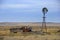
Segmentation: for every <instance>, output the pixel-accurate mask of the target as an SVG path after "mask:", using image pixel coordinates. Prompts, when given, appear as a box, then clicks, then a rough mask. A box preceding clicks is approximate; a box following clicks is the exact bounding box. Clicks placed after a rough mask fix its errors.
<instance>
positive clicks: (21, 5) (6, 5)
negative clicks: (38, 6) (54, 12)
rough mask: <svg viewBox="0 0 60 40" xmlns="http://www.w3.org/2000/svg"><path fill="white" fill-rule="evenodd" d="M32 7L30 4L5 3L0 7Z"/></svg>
mask: <svg viewBox="0 0 60 40" xmlns="http://www.w3.org/2000/svg"><path fill="white" fill-rule="evenodd" d="M29 7H32V5H28V4H3V5H0V8H5V9H6V8H29Z"/></svg>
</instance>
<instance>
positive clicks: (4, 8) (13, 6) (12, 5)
mask: <svg viewBox="0 0 60 40" xmlns="http://www.w3.org/2000/svg"><path fill="white" fill-rule="evenodd" d="M44 7H46V8H47V9H48V12H47V13H46V22H60V0H0V22H42V17H43V13H42V8H44Z"/></svg>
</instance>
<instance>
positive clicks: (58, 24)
mask: <svg viewBox="0 0 60 40" xmlns="http://www.w3.org/2000/svg"><path fill="white" fill-rule="evenodd" d="M25 25H26V26H28V25H29V26H42V22H0V26H25ZM46 25H47V26H60V23H53V22H47V23H46Z"/></svg>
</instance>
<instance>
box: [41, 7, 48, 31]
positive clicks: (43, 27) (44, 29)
mask: <svg viewBox="0 0 60 40" xmlns="http://www.w3.org/2000/svg"><path fill="white" fill-rule="evenodd" d="M42 12H43V22H42V28H41V31H42V32H47V27H46V21H45V18H46V17H45V14H46V13H47V12H48V9H47V8H46V7H44V8H43V9H42Z"/></svg>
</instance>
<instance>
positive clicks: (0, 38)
mask: <svg viewBox="0 0 60 40" xmlns="http://www.w3.org/2000/svg"><path fill="white" fill-rule="evenodd" d="M30 25H31V24H30ZM17 27H18V28H19V26H17ZM20 27H21V26H20ZM31 27H32V32H17V33H12V32H10V30H9V29H10V28H16V26H12V27H10V26H5V27H4V26H0V40H60V32H58V31H59V30H60V26H56V25H55V26H53V25H51V26H48V25H47V33H42V32H41V26H36V25H34V26H32V25H31Z"/></svg>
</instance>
